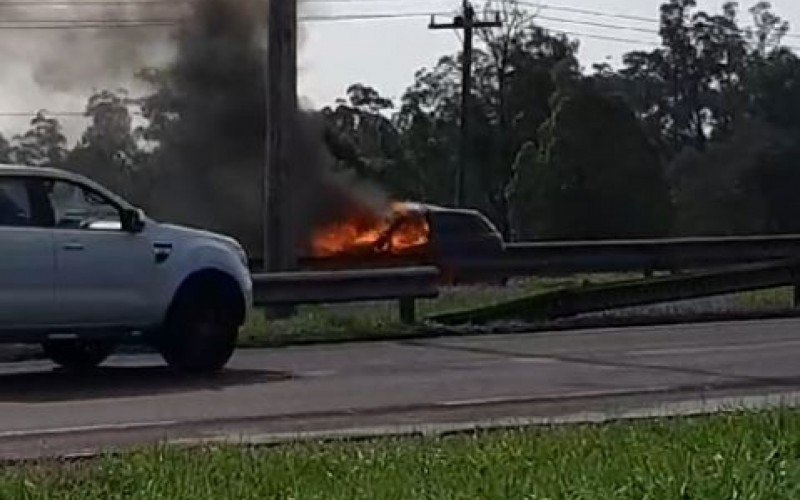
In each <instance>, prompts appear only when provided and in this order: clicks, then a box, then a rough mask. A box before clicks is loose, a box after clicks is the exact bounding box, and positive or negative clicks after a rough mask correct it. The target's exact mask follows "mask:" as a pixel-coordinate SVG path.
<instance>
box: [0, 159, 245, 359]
mask: <svg viewBox="0 0 800 500" xmlns="http://www.w3.org/2000/svg"><path fill="white" fill-rule="evenodd" d="M0 255H2V256H3V258H2V259H0V342H14V343H40V344H41V345H42V346H43V348H44V352H45V354H46V355H48V356H49V357H50V358H51V359H52V360H53V361H54V362H55V363H57V364H59V365H62V366H64V367H67V368H73V369H86V368H91V367H94V366H96V365H98V364H100V363H102V362H103V361H104V360H105V359H106V358H107V357H108V356H109V355H110V354H111V353H112V352H113V351H114V350H115V348H116V346H117V345H118V344H120V343H122V342H137V343H145V344H150V345H152V346H154V347H156V348H157V349H158V350H159V351H160V352H161V354H162V355H163V357H164V359H165V360H166V361H167V362H168V364H169V365H171V366H173V367H175V368H177V369H180V370H185V371H192V372H209V371H216V370H218V369H220V368H222V367H223V366H224V365H225V364H226V363H227V361H228V360H229V358H230V357H231V355H232V353H233V350H234V346H235V344H236V339H237V335H238V332H239V328H240V326H241V325H242V324H243V322H244V319H245V316H246V314H247V311H248V309H249V308H250V306H251V303H252V283H251V279H250V273H249V271H248V268H247V257H246V255H245V252H244V250H243V249H242V247H241V246H240V245H239V244H238V243H237V242H236V241H235V240H233V239H230V238H227V237H225V236H221V235H217V234H213V233H209V232H205V231H199V230H195V229H189V228H183V227H178V226H173V225H169V224H162V223H159V222H156V221H154V220H152V219H150V218H148V217H147V216H146V215H145V214H144V213H143V212H142V211H141V210H139V209H137V208H136V207H134V206H133V205H131V204H130V203H128V202H127V201H125V200H123V199H122V198H120V197H118V196H117V195H115V194H113V193H111V192H110V191H108V190H107V189H105V188H104V187H102V186H100V185H98V184H96V183H94V182H92V181H90V180H88V179H86V178H84V177H82V176H79V175H76V174H73V173H69V172H65V171H61V170H55V169H46V168H33V167H23V166H0Z"/></svg>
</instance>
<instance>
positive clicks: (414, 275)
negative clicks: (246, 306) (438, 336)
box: [252, 267, 439, 323]
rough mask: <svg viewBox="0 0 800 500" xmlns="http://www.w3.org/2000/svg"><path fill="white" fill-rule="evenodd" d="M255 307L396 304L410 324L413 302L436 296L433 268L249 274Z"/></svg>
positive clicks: (436, 273)
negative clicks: (357, 303)
mask: <svg viewBox="0 0 800 500" xmlns="http://www.w3.org/2000/svg"><path fill="white" fill-rule="evenodd" d="M252 278H253V295H254V302H255V305H256V306H261V307H270V306H295V305H301V304H333V303H343V302H369V301H388V300H399V301H400V317H401V319H402V320H403V322H406V323H413V322H414V321H415V315H416V300H417V299H425V298H435V297H438V295H439V270H438V269H436V268H435V267H412V268H397V269H371V270H360V271H333V272H299V273H271V274H254V275H253V277H252Z"/></svg>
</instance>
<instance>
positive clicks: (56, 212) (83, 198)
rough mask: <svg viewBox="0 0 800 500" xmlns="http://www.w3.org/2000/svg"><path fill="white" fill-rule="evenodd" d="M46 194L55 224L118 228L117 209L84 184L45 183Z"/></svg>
mask: <svg viewBox="0 0 800 500" xmlns="http://www.w3.org/2000/svg"><path fill="white" fill-rule="evenodd" d="M47 195H48V198H49V201H50V206H51V207H52V208H53V216H54V220H55V226H56V227H59V228H67V229H85V230H95V231H109V230H121V229H122V222H121V220H122V219H121V217H120V212H119V209H118V208H117V207H116V206H115V205H113V204H112V203H111V202H110V201H109V200H107V199H106V198H104V197H103V196H101V195H99V194H98V193H96V192H94V191H91V190H89V189H87V188H84V187H82V186H79V185H77V184H72V183H69V182H64V181H52V182H49V183H48V186H47Z"/></svg>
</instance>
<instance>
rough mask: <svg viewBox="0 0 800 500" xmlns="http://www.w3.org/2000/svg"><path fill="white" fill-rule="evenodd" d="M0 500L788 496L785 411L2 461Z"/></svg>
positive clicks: (790, 473) (791, 449) (793, 440)
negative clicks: (67, 461)
mask: <svg viewBox="0 0 800 500" xmlns="http://www.w3.org/2000/svg"><path fill="white" fill-rule="evenodd" d="M0 496H2V498H14V499H16V498H20V499H24V498H30V499H34V498H48V499H62V498H63V499H73V498H82V499H104V500H105V499H113V498H125V499H218V500H225V499H266V498H269V499H273V498H274V499H284V498H285V499H343V500H351V499H398V500H400V499H402V500H413V499H546V498H547V499H562V498H564V499H567V498H569V499H586V500H596V499H643V498H647V499H695V498H696V499H729V498H739V499H796V498H800V414H798V413H796V412H789V411H778V412H772V413H756V414H740V415H727V416H715V417H708V418H693V419H673V420H660V421H652V422H639V423H618V424H612V425H604V426H583V427H563V428H552V429H541V430H534V431H522V430H519V431H508V432H499V433H492V434H480V435H468V436H456V437H449V438H442V439H388V440H378V441H374V442H366V443H357V444H356V443H351V444H347V443H338V444H328V445H322V444H310V445H292V446H284V447H278V448H238V447H221V448H205V449H200V450H188V451H187V450H183V451H180V450H177V449H174V448H162V449H156V450H148V451H141V452H138V453H134V454H131V455H124V456H118V457H108V458H104V459H100V460H96V461H92V462H86V463H82V464H72V465H58V464H41V465H35V466H20V467H8V468H6V469H4V470H2V471H0Z"/></svg>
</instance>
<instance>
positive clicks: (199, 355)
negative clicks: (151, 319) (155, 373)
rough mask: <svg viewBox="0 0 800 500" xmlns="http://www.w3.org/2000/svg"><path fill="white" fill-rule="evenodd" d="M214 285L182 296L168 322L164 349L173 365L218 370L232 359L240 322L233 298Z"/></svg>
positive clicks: (166, 356) (168, 360) (161, 346)
mask: <svg viewBox="0 0 800 500" xmlns="http://www.w3.org/2000/svg"><path fill="white" fill-rule="evenodd" d="M222 295H223V294H220V293H216V292H213V291H211V290H210V289H206V290H205V291H202V290H198V291H193V292H188V293H186V295H184V296H183V297H179V298H178V300H177V302H176V303H175V305H174V306H173V310H172V311H171V312H170V314H169V318H168V319H167V324H166V325H165V326H166V328H165V331H164V338H163V339H162V341H161V345H160V350H161V355H162V356H163V357H164V360H166V362H167V363H168V364H169V365H170V366H171V367H173V368H176V369H178V370H181V371H186V372H193V373H214V372H217V371H219V370H221V369H222V368H223V367H224V366H225V365H226V364H227V362H228V360H230V358H231V356H232V355H233V351H234V349H235V347H236V338H237V336H238V333H239V325H238V322H237V319H236V317H235V315H234V312H233V308H232V307H230V306H229V305H228V304H230V301H228V300H226V298H225V297H224V296H222Z"/></svg>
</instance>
